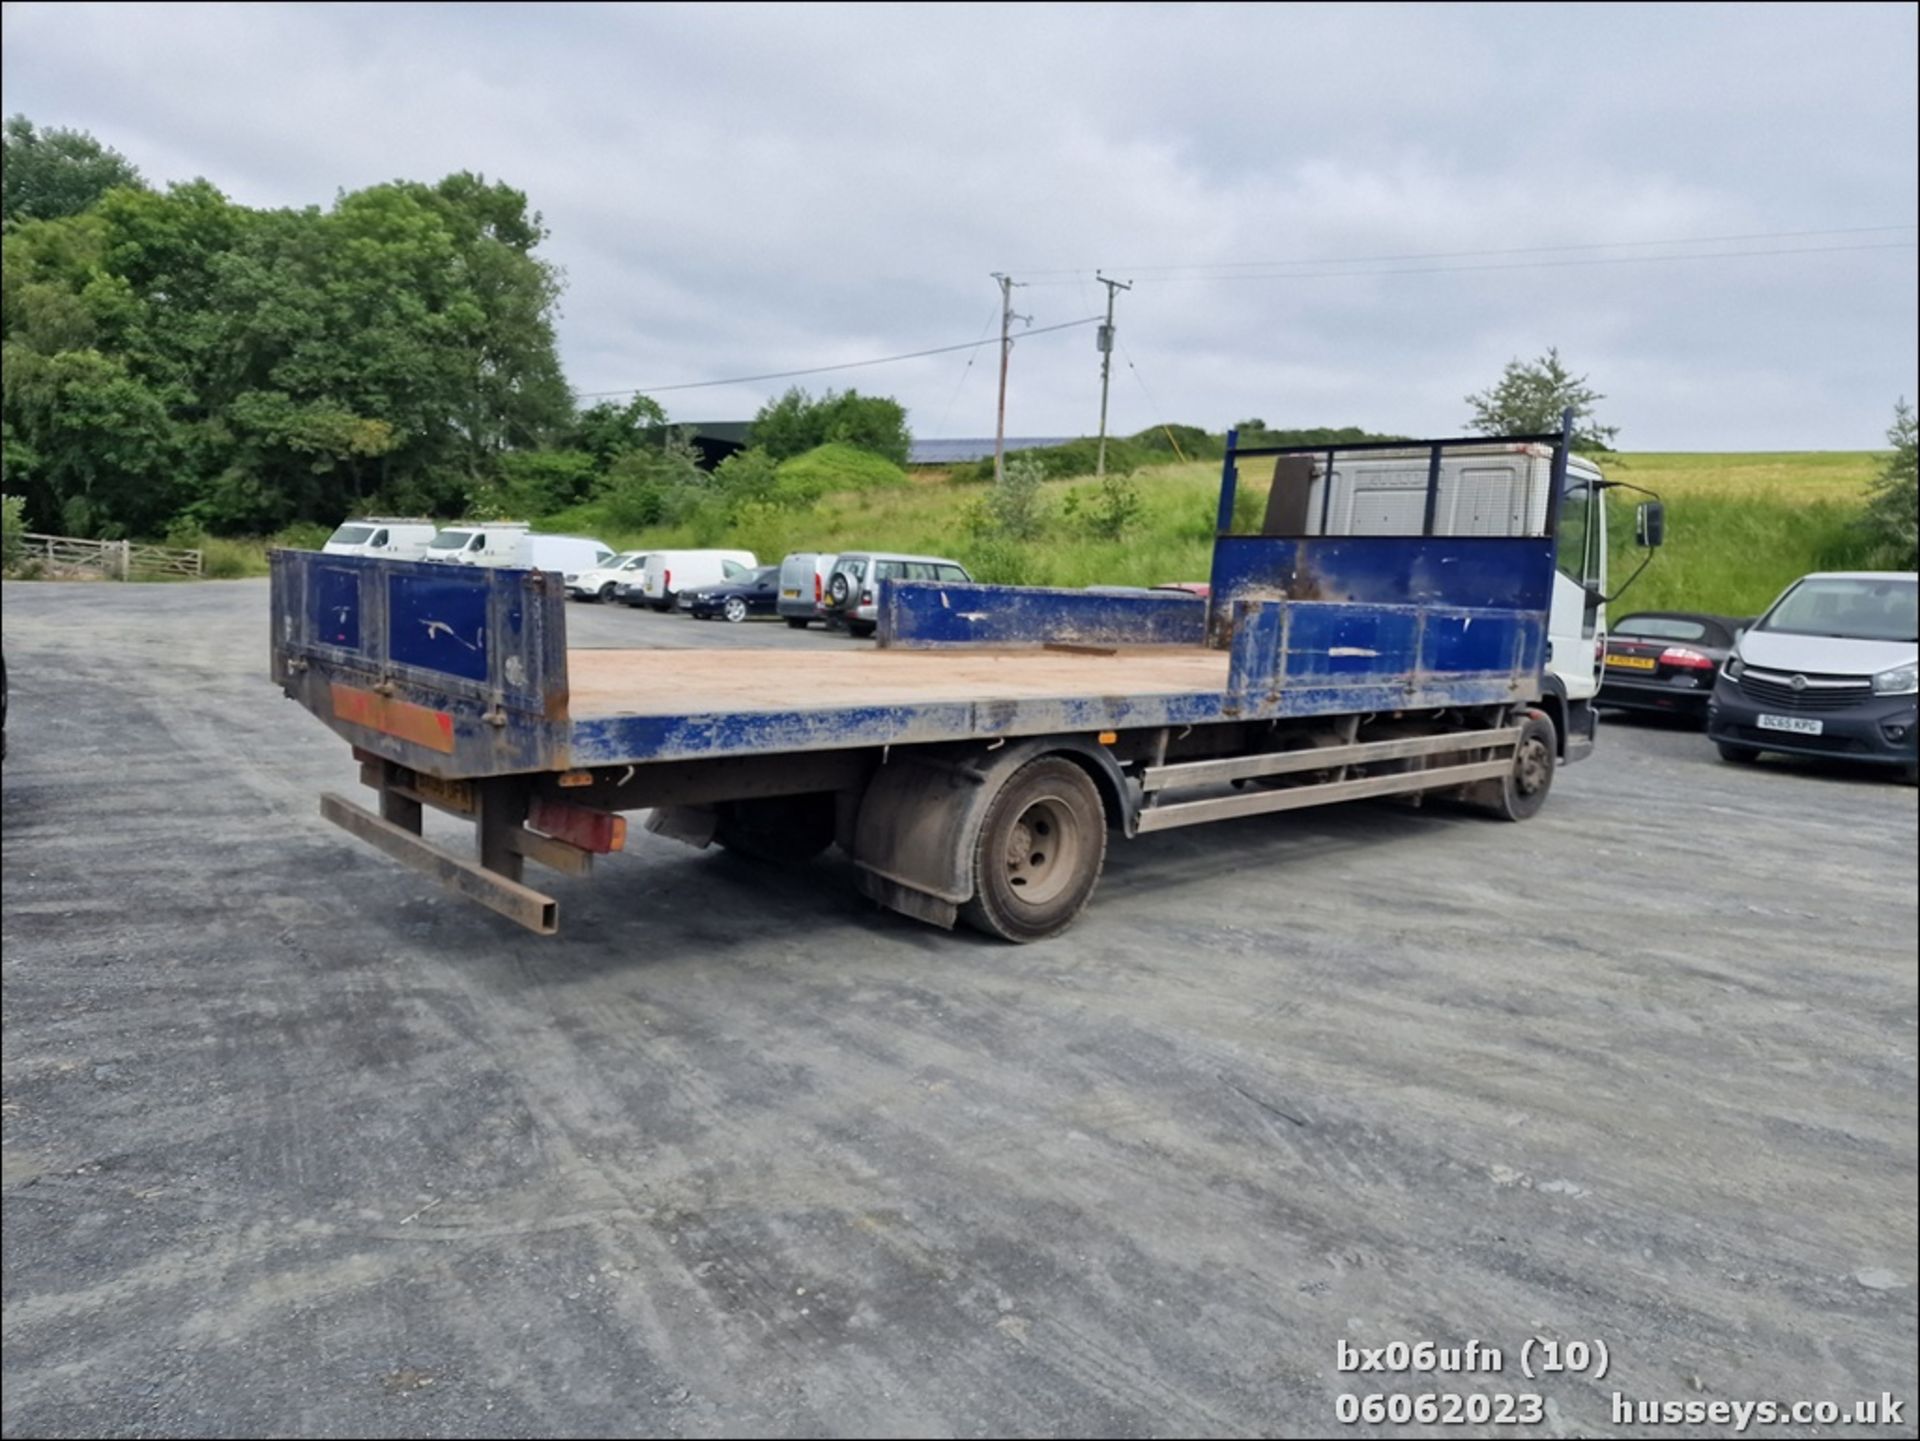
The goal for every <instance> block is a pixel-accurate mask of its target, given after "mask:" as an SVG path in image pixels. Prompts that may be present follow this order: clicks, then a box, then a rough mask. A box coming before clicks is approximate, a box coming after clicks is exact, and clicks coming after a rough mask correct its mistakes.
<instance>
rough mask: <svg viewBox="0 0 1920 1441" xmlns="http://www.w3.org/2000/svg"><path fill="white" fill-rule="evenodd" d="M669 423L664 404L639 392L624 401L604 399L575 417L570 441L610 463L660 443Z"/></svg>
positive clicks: (601, 460) (571, 443)
mask: <svg viewBox="0 0 1920 1441" xmlns="http://www.w3.org/2000/svg"><path fill="white" fill-rule="evenodd" d="M666 423H667V413H666V411H665V410H663V409H661V407H660V403H659V402H658V401H656V400H653V399H650V398H649V397H647V396H644V395H636V396H634V397H633V398H632V399H631V400H628V401H626V402H624V403H622V402H619V401H612V400H602V401H600V402H598V403H597V404H594V405H589V406H587V407H586V408H585V409H584V410H582V411H580V413H579V414H577V415H576V416H574V418H573V424H572V427H571V429H570V431H569V434H568V438H567V443H568V445H570V446H571V447H572V448H574V449H576V450H584V451H586V452H587V453H588V454H589V455H591V456H592V457H593V458H594V459H595V460H597V461H599V462H600V464H602V465H610V464H612V462H613V461H614V460H616V459H618V458H619V457H620V456H622V455H624V454H626V453H627V452H628V451H630V450H639V449H640V448H641V447H643V446H647V445H658V444H659V443H660V439H661V436H662V433H663V431H664V429H665V426H666Z"/></svg>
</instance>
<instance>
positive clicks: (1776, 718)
mask: <svg viewBox="0 0 1920 1441" xmlns="http://www.w3.org/2000/svg"><path fill="white" fill-rule="evenodd" d="M1825 725H1826V722H1825V721H1817V720H1809V719H1807V717H1805V716H1797V715H1763V716H1761V717H1760V729H1761V730H1763V731H1792V732H1793V733H1794V734H1795V735H1801V736H1817V735H1819V734H1820V732H1821V730H1822V729H1823V728H1824V727H1825Z"/></svg>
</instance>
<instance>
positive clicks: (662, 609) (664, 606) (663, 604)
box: [647, 597, 673, 615]
mask: <svg viewBox="0 0 1920 1441" xmlns="http://www.w3.org/2000/svg"><path fill="white" fill-rule="evenodd" d="M647 604H648V605H650V606H652V607H653V613H654V614H655V615H665V614H666V613H667V612H668V611H670V610H672V609H673V600H672V598H671V597H669V598H668V599H666V600H650V601H648V602H647Z"/></svg>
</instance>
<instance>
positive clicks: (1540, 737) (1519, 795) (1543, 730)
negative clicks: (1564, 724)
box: [1472, 711, 1559, 821]
mask: <svg viewBox="0 0 1920 1441" xmlns="http://www.w3.org/2000/svg"><path fill="white" fill-rule="evenodd" d="M1558 750H1559V736H1558V734H1557V733H1556V732H1555V731H1554V728H1553V722H1552V721H1550V720H1549V719H1547V717H1546V716H1545V715H1544V714H1543V713H1542V712H1540V711H1528V712H1527V716H1526V719H1525V720H1524V721H1523V722H1521V726H1520V739H1519V741H1518V742H1517V743H1516V744H1515V745H1514V748H1513V768H1512V769H1511V770H1509V771H1508V772H1507V773H1506V774H1505V775H1504V776H1502V777H1500V778H1499V779H1498V780H1491V781H1482V782H1481V783H1480V784H1478V785H1476V786H1475V787H1474V788H1473V792H1472V799H1473V800H1474V801H1476V802H1477V803H1478V804H1479V805H1480V806H1481V807H1482V808H1483V809H1484V810H1486V811H1488V812H1490V813H1491V814H1493V815H1495V816H1498V817H1499V818H1500V819H1501V820H1503V821H1524V820H1527V819H1528V818H1529V817H1531V816H1534V815H1537V814H1538V813H1539V810H1540V807H1541V806H1543V805H1545V804H1546V803H1547V792H1548V791H1550V790H1552V789H1553V772H1554V766H1555V760H1554V758H1555V755H1556V753H1557V752H1558Z"/></svg>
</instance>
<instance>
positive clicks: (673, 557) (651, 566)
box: [626, 550, 760, 610]
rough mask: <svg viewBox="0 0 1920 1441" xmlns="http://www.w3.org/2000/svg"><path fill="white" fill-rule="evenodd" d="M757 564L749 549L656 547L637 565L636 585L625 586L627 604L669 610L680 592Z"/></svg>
mask: <svg viewBox="0 0 1920 1441" xmlns="http://www.w3.org/2000/svg"><path fill="white" fill-rule="evenodd" d="M758 564H760V562H759V560H758V559H756V558H755V556H754V553H753V552H752V551H750V550H656V551H653V552H651V553H650V554H649V555H648V556H647V559H646V563H645V564H644V565H642V566H641V568H640V584H638V585H630V586H628V587H627V597H626V599H627V604H628V605H647V606H652V607H653V608H654V609H655V610H672V609H673V603H674V600H675V598H676V597H678V596H679V594H680V593H681V592H682V591H684V590H698V589H699V588H700V587H702V586H708V585H719V584H720V583H721V582H722V581H728V580H732V579H733V578H734V577H735V576H737V575H741V574H743V573H744V572H746V571H749V570H752V569H753V568H754V567H755V566H756V565H758Z"/></svg>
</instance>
